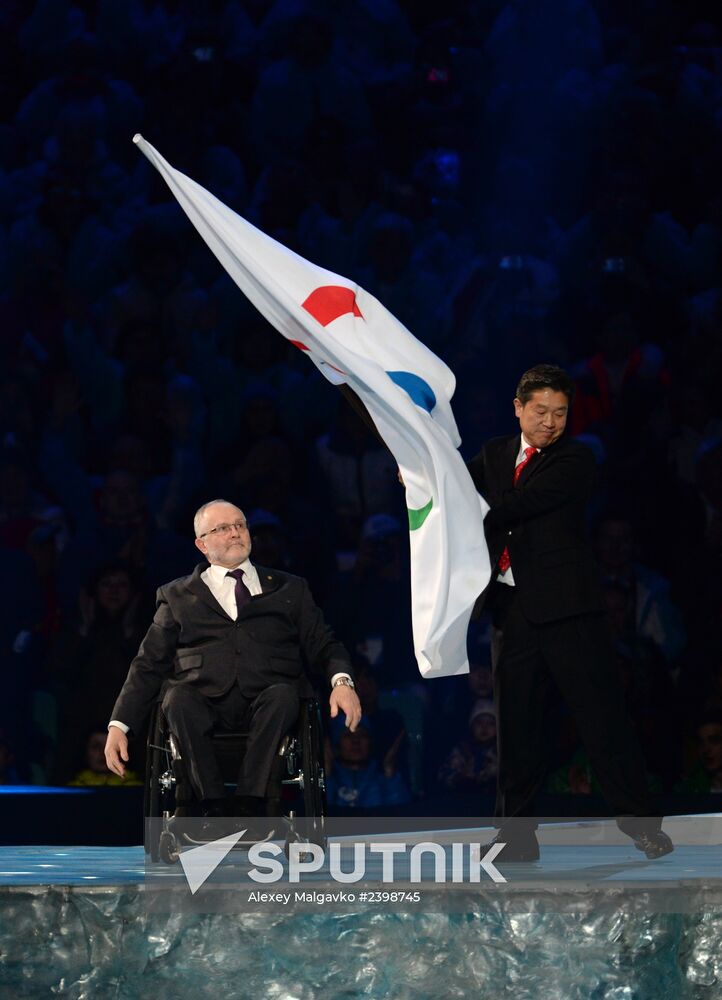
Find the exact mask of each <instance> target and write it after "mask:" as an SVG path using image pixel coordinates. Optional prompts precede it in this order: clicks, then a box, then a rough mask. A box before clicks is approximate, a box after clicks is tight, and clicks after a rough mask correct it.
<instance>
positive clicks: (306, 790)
mask: <svg viewBox="0 0 722 1000" xmlns="http://www.w3.org/2000/svg"><path fill="white" fill-rule="evenodd" d="M322 733H323V729H322V724H321V708H320V706H319V703H318V702H317V701H312V702H306V703H304V704H303V706H302V714H301V770H302V773H303V808H304V812H305V814H306V818H305V830H306V839H307V840H309V841H310V842H311V843H313V844H318V845H319V847H322V848H323V849H324V850H325V849H326V821H325V820H326V785H325V774H324V769H323V739H322Z"/></svg>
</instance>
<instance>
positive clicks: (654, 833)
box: [633, 830, 674, 861]
mask: <svg viewBox="0 0 722 1000" xmlns="http://www.w3.org/2000/svg"><path fill="white" fill-rule="evenodd" d="M633 843H634V846H635V847H636V848H637V850H638V851H642V853H643V854H646V856H647V857H648V858H649V859H650V861H654V859H655V858H663V857H664V855H665V854H671V853H672V851H673V850H674V844H673V843H672V841H671V840H670V838H669V837H668V836H667V834H666V833H662V831H661V830H643V831H641V832H640V833H637V834H635V836H634V840H633Z"/></svg>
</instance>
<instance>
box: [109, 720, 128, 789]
mask: <svg viewBox="0 0 722 1000" xmlns="http://www.w3.org/2000/svg"><path fill="white" fill-rule="evenodd" d="M128 760H129V757H128V737H127V736H126V735H125V733H124V732H123V730H122V729H119V728H118V727H117V726H110V727H109V728H108V738H107V740H106V741H105V763H106V764H107V765H108V767H109V768H110V770H111V771H112V772H113V774H117V775H119V777H121V778H124V777H125V764H127V763H128ZM123 761H125V764H124V763H123Z"/></svg>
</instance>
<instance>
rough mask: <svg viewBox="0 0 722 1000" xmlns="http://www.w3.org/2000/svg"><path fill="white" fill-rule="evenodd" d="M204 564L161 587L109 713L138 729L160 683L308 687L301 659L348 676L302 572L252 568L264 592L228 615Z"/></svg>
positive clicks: (245, 688) (211, 689) (219, 689)
mask: <svg viewBox="0 0 722 1000" xmlns="http://www.w3.org/2000/svg"><path fill="white" fill-rule="evenodd" d="M205 568H206V564H201V565H199V566H196V568H195V570H194V572H193V573H192V574H191V575H190V576H184V577H181V578H180V579H178V580H173V581H172V582H171V583H168V584H166V585H165V586H163V587H160V588H159V590H158V593H157V598H156V613H155V617H154V618H153V624H152V625H151V626H150V628H149V629H148V632H147V634H146V636H145V638H144V639H143V642H142V643H141V645H140V649H139V651H138V655H137V656H136V657H135V658H134V659H133V661H132V663H131V665H130V670H129V671H128V676H127V678H126V680H125V683H124V684H123V688H122V690H121V692H120V695H119V696H118V699H117V701H116V703H115V706H114V708H113V712H112V715H111V719H115V720H117V721H118V722H123V723H125V725H127V726H129V727H130V728H131V729H132V730H133V731H135V732H138V731H139V730H140V728H141V727H142V725H143V723H144V721H145V719H146V717H147V714H148V712H149V710H150V707H151V706H152V704H153V702H154V701H155V700H156V698H157V697H158V694H159V692H160V689H161V687H162V685H163V684H164V682H166V681H170V682H171V683H174V684H191V685H193V686H194V687H196V688H197V689H198V690H199V691H201V692H202V693H203V694H204V695H207V696H208V697H219V696H221V695H223V694H225V693H226V692H227V691H229V690H230V688H231V686H232V685H233V683H234V682H235V681H236V680H238V683H239V686H240V688H241V691H242V693H243V694H244V695H245V696H246V697H248V698H253V697H255V696H256V695H257V694H259V693H260V692H261V691H262V690H263V689H264V688H266V687H269V686H270V685H271V684H277V683H289V682H293V683H298V684H299V688H300V689H301V690H302V691H304V690H306V691H310V685H309V682H308V679H307V676H306V673H305V670H304V666H305V665H307V666H308V667H310V668H311V669H313V670H321V671H323V672H324V673H325V675H326V677H327V679H328V680H329V681H330V679H331V677H332V676H333V675H334V674H335V673H339V672H342V671H343V672H345V673H348V674H350V675H351V676H353V671H352V670H351V666H350V663H349V657H348V654H347V652H346V650H345V649H344V647H343V646H342V645H341V643H339V642H337V641H336V640H335V638H334V636H333V633H332V632H331V629H330V628H329V627H328V626H327V625H326V623H325V622H324V619H323V615H322V613H321V610H320V608H319V607H318V606H317V605H316V604H315V603H314V601H313V598H312V597H311V592H310V590H309V587H308V584H307V583H306V581H305V580H303V579H301V577H298V576H292V575H291V574H290V573H283V572H280V571H279V570H272V569H267V568H265V567H263V566H256V570H257V572H258V578H259V580H260V582H261V587H262V589H263V593H262V594H259V595H258V596H256V597H252V598H251V600H250V601H249V603H248V604H247V605H246V606H245V607H244V608H242V609H241V611H240V613H239V615H238V620H237V621H233V619H232V618H231V617H230V616H229V615H227V614H226V612H225V611H224V610H223V608H222V607H221V605H220V604H219V603H218V601H217V600H216V599H215V597H214V596H213V594H212V593H211V591H210V589H209V588H208V587H207V586H206V584H205V583H204V582H203V580H201V573H202V572H203V570H204V569H205Z"/></svg>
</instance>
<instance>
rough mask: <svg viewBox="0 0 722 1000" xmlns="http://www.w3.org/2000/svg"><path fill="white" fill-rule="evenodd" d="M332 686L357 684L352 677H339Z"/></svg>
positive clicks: (353, 685) (349, 686)
mask: <svg viewBox="0 0 722 1000" xmlns="http://www.w3.org/2000/svg"><path fill="white" fill-rule="evenodd" d="M332 687H335V688H337V687H347V688H355V687H356V685H355V684H354V682H353V681H352V680H351V678H350V677H337V678H336V680H335V681H334V682H333V684H332Z"/></svg>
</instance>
